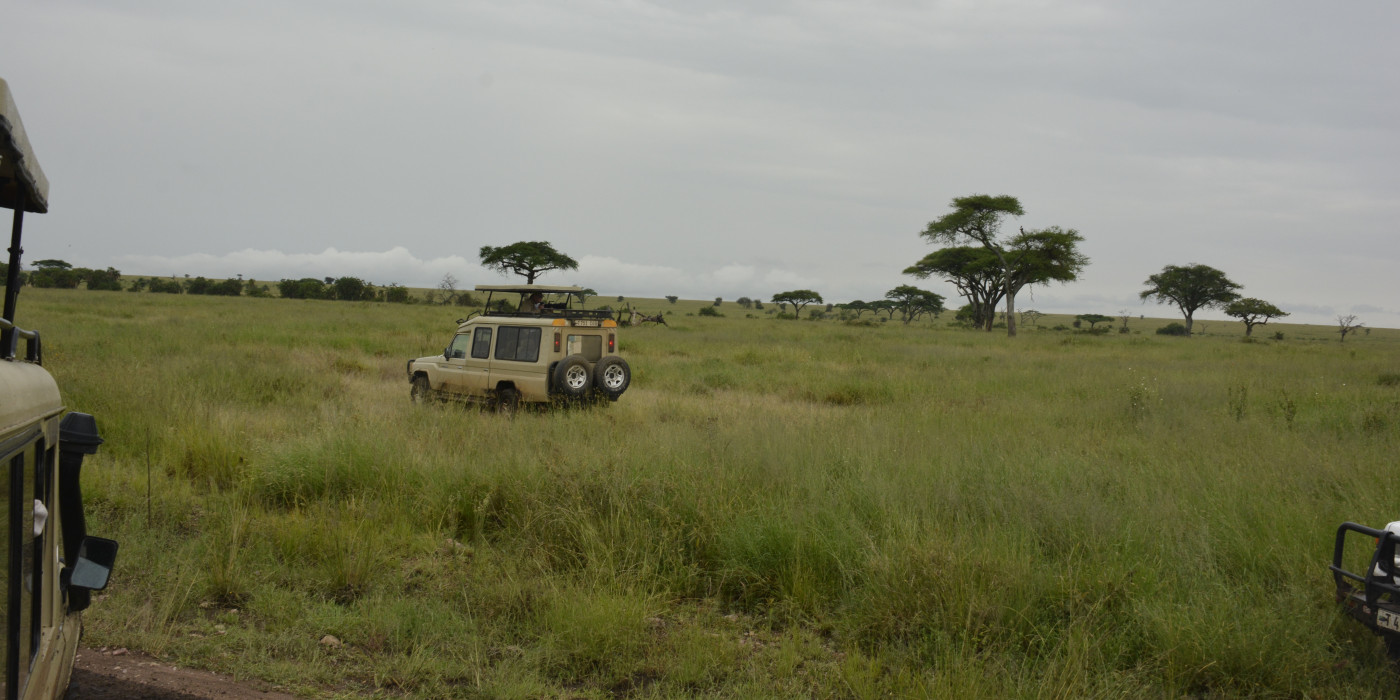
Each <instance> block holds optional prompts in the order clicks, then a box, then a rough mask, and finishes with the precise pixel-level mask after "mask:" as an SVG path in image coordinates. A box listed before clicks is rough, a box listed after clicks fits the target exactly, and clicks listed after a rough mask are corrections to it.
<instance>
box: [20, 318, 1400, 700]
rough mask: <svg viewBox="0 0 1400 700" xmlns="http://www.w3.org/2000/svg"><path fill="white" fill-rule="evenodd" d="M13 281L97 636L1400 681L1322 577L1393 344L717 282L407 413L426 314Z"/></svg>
mask: <svg viewBox="0 0 1400 700" xmlns="http://www.w3.org/2000/svg"><path fill="white" fill-rule="evenodd" d="M25 294H26V301H25V304H24V306H23V309H24V312H25V313H26V314H32V317H31V318H32V319H33V320H26V321H25V325H31V326H36V327H38V328H40V329H41V330H42V331H43V333H44V340H45V348H46V352H47V355H46V357H47V364H48V366H49V368H50V370H51V371H52V372H54V373H55V375H57V376H58V378H59V381H60V385H61V386H63V387H64V390H65V399H66V401H67V403H68V405H69V406H70V407H71V408H73V409H75V410H84V411H87V412H91V413H93V414H95V415H96V416H97V417H98V420H99V424H100V426H101V428H102V431H103V435H104V437H105V438H106V439H107V444H106V445H104V446H103V448H102V451H101V452H100V453H99V454H98V455H97V456H96V457H95V458H93V461H92V463H91V466H90V467H89V468H88V469H87V470H86V471H85V479H86V483H85V488H86V493H87V496H88V499H89V503H90V510H91V512H92V514H91V518H90V520H91V529H92V530H93V531H94V532H97V533H99V534H107V535H112V536H115V537H117V538H118V539H120V540H121V541H122V542H123V548H122V560H121V561H120V562H119V566H118V571H117V574H116V575H115V576H114V579H113V583H112V587H111V588H110V589H109V594H108V596H107V598H106V599H105V600H102V601H100V602H99V603H98V604H96V605H94V607H93V608H92V609H91V610H90V612H89V613H88V618H87V619H88V635H89V639H90V641H91V642H92V643H96V644H124V645H128V646H138V647H143V648H147V649H152V650H154V651H157V652H159V653H162V654H165V655H168V656H170V657H173V658H177V659H179V660H180V661H182V662H184V663H195V664H199V665H203V666H208V667H213V668H219V669H224V670H229V671H233V672H237V673H242V674H253V675H258V676H261V677H264V678H269V679H271V680H273V681H278V682H282V683H285V684H288V685H290V686H292V687H295V688H298V689H301V690H303V691H305V692H307V693H311V694H317V693H319V694H329V693H332V692H334V691H335V689H342V690H344V689H356V688H359V689H365V690H369V689H378V690H380V691H382V692H384V693H386V694H402V695H406V696H410V697H539V696H558V695H566V694H567V695H577V696H584V697H611V696H636V697H691V696H715V697H735V696H745V697H747V696H767V697H785V696H808V695H810V696H820V697H827V696H839V697H875V696H882V697H883V696H889V695H896V696H907V695H928V696H943V697H965V696H1007V695H1010V696H1035V697H1044V696H1050V697H1096V696H1102V697H1116V696H1181V695H1220V696H1226V695H1264V696H1287V697H1293V696H1304V695H1306V696H1316V697H1343V696H1350V697H1355V696H1377V695H1389V694H1394V689H1395V687H1396V681H1395V677H1394V675H1393V674H1392V672H1391V670H1390V668H1389V667H1388V666H1387V665H1386V663H1385V662H1384V660H1383V655H1382V653H1381V650H1380V646H1379V643H1378V642H1377V641H1376V640H1374V639H1373V638H1371V637H1370V636H1369V635H1368V634H1367V633H1365V632H1364V631H1363V630H1361V629H1360V628H1359V626H1357V625H1355V624H1354V623H1351V622H1349V621H1348V620H1346V619H1344V616H1342V615H1341V614H1339V613H1338V612H1337V610H1336V609H1335V607H1334V605H1333V604H1332V602H1331V597H1332V593H1331V581H1330V577H1329V575H1328V572H1327V569H1326V564H1327V562H1328V560H1329V557H1330V554H1331V550H1330V546H1331V538H1332V534H1333V532H1334V530H1335V527H1336V526H1337V524H1338V523H1340V522H1341V521H1343V520H1357V521H1360V522H1365V523H1370V524H1383V523H1384V522H1387V521H1389V520H1392V519H1396V515H1397V513H1396V512H1395V510H1394V499H1393V497H1392V496H1391V495H1390V494H1389V493H1388V491H1387V489H1385V488H1383V487H1382V484H1384V483H1385V482H1384V478H1383V477H1384V476H1385V475H1386V474H1387V473H1388V472H1387V471H1386V470H1387V468H1388V467H1389V466H1390V465H1392V464H1393V463H1394V455H1395V454H1396V448H1397V446H1398V445H1397V435H1400V431H1398V430H1395V427H1396V426H1397V425H1400V393H1397V390H1396V385H1395V383H1394V382H1388V381H1387V380H1386V379H1385V377H1387V376H1394V374H1395V373H1396V372H1397V370H1400V368H1397V366H1396V362H1397V361H1396V358H1397V356H1400V355H1397V349H1400V332H1396V331H1389V330H1384V329H1378V330H1376V331H1373V332H1372V333H1371V334H1370V335H1365V336H1360V337H1356V338H1355V340H1354V341H1352V340H1349V341H1348V342H1347V343H1346V344H1344V345H1343V344H1340V343H1337V342H1335V340H1332V341H1331V342H1323V341H1322V340H1321V339H1323V338H1325V337H1327V336H1326V335H1325V333H1324V332H1323V330H1324V329H1317V328H1313V329H1308V328H1305V327H1292V326H1280V327H1281V328H1282V329H1284V331H1285V337H1287V338H1290V340H1285V341H1282V342H1275V341H1268V342H1258V343H1242V342H1239V340H1238V338H1235V337H1226V336H1208V337H1196V338H1189V339H1182V338H1165V337H1158V336H1154V335H1150V334H1149V333H1150V332H1149V333H1143V334H1132V333H1129V334H1123V335H1118V334H1113V335H1108V336H1091V335H1085V334H1071V333H1058V332H1051V331H1045V330H1042V331H1029V332H1026V333H1024V334H1023V336H1022V337H1020V338H1017V339H1015V340H1014V341H1008V340H1007V339H1006V338H1004V337H1002V336H1000V335H996V334H985V333H980V332H974V331H962V330H955V329H950V328H948V327H946V326H945V325H943V322H942V321H939V322H937V323H929V322H918V323H915V324H911V325H909V326H904V325H902V324H899V323H897V322H896V323H884V324H876V325H873V326H853V325H846V324H842V323H839V322H831V321H823V322H808V321H778V320H774V319H773V318H771V317H767V316H765V315H759V314H755V315H756V316H758V317H757V318H745V317H744V314H742V313H740V312H739V310H738V309H737V308H730V305H728V304H726V305H725V306H724V307H722V308H721V310H722V311H723V312H725V313H726V314H727V316H726V317H725V318H700V317H688V316H684V315H681V314H676V315H673V317H672V320H671V324H672V326H671V327H670V328H666V327H659V328H651V327H648V328H640V329H627V330H626V331H624V332H623V334H622V336H621V345H622V350H623V353H624V354H625V355H626V356H627V357H628V359H629V361H630V362H631V364H632V366H633V369H634V379H633V384H632V388H631V389H630V390H629V392H628V393H627V394H626V395H625V396H624V397H623V398H622V400H621V401H619V402H618V403H616V404H615V405H612V406H610V407H607V408H603V409H589V410H554V411H539V412H530V411H526V412H521V413H520V414H518V415H517V416H516V417H514V418H513V419H507V418H503V417H500V416H496V415H492V414H485V413H480V412H477V411H475V410H472V409H465V410H464V409H460V408H456V407H451V406H447V407H442V406H433V407H420V406H414V405H411V404H410V403H409V402H408V400H407V396H408V385H407V382H406V377H405V376H404V374H403V365H404V360H405V359H407V358H409V357H414V356H419V355H427V354H432V353H434V352H437V351H439V350H440V348H441V347H442V346H443V345H444V344H445V341H446V339H447V335H448V334H449V333H450V332H451V329H452V328H453V324H452V320H453V318H455V315H454V314H456V311H455V310H453V309H450V308H449V309H444V308H441V307H427V306H406V307H405V306H393V307H390V306H385V305H377V304H344V303H335V302H309V301H292V300H280V299H220V298H208V299H202V298H201V299H193V298H184V297H166V296H164V295H159V296H157V295H137V294H115V293H100V292H85V291H83V292H64V291H57V290H26V292H25ZM1145 323H1149V322H1142V323H1141V324H1140V323H1139V322H1138V321H1137V320H1136V319H1135V320H1134V325H1135V326H1136V325H1143V324H1145ZM1041 325H1042V326H1045V325H1047V324H1046V323H1045V321H1044V320H1042V323H1041ZM1221 325H1222V326H1223V325H1225V324H1221ZM1212 327H1214V326H1212ZM1309 337H1315V338H1317V339H1316V340H1308V339H1307V338H1309ZM148 464H150V465H152V468H151V477H150V478H151V480H152V484H153V489H152V492H151V494H150V496H149V499H148V497H147V491H146V483H147V481H146V480H147V465H148ZM148 508H149V512H150V513H151V516H150V517H149V519H148V517H147V513H148ZM328 634H329V635H333V636H335V637H337V638H338V639H340V640H341V641H342V642H343V645H342V646H335V645H331V644H326V645H323V644H321V643H320V640H321V639H322V638H323V637H324V636H325V635H328Z"/></svg>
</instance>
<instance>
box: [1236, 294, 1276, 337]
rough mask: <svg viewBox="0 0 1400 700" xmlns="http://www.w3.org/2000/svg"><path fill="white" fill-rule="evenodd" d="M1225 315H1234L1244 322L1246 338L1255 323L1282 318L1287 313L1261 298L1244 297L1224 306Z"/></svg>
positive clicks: (1252, 331)
mask: <svg viewBox="0 0 1400 700" xmlns="http://www.w3.org/2000/svg"><path fill="white" fill-rule="evenodd" d="M1225 315H1226V316H1234V317H1235V318H1238V319H1239V320H1241V321H1243V322H1244V335H1245V337H1246V338H1248V337H1249V336H1250V334H1252V333H1254V327H1255V326H1256V325H1258V326H1262V325H1264V324H1266V323H1268V322H1269V321H1270V320H1271V319H1275V318H1283V317H1284V316H1287V315H1288V312H1287V311H1284V310H1282V309H1280V308H1279V307H1277V306H1274V305H1273V304H1270V303H1269V302H1267V301H1264V300H1263V299H1255V298H1254V297H1246V298H1244V299H1236V300H1234V301H1232V302H1230V303H1229V304H1228V305H1227V306H1226V307H1225Z"/></svg>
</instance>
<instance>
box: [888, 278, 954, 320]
mask: <svg viewBox="0 0 1400 700" xmlns="http://www.w3.org/2000/svg"><path fill="white" fill-rule="evenodd" d="M885 298H886V299H889V300H890V301H893V302H894V303H895V307H896V308H897V309H899V313H900V315H901V318H902V319H903V320H904V325H906V326H907V325H909V322H910V321H913V320H914V319H916V318H918V317H919V316H922V315H923V314H926V313H930V314H934V315H938V314H941V313H943V297H942V295H939V294H935V293H933V292H930V291H928V290H927V289H919V288H918V287H915V286H914V285H912V284H901V285H899V286H898V287H895V288H894V289H891V290H890V291H888V292H885Z"/></svg>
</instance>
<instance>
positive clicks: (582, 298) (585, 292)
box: [573, 287, 598, 306]
mask: <svg viewBox="0 0 1400 700" xmlns="http://www.w3.org/2000/svg"><path fill="white" fill-rule="evenodd" d="M573 294H574V298H575V299H578V304H579V306H585V305H586V304H587V303H588V297H596V296H598V293H597V292H595V291H593V288H592V287H588V288H585V289H580V290H578V291H577V292H574V293H573Z"/></svg>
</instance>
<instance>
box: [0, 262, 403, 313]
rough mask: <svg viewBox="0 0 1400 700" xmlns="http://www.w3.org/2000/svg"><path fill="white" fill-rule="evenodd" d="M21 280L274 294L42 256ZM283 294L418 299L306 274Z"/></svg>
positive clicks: (228, 282) (281, 285)
mask: <svg viewBox="0 0 1400 700" xmlns="http://www.w3.org/2000/svg"><path fill="white" fill-rule="evenodd" d="M8 273H9V265H8V264H5V263H0V277H4V276H5V275H7V274H8ZM20 284H21V285H25V284H27V285H29V286H31V287H42V288H50V289H77V288H78V287H79V285H82V286H85V287H86V288H88V289H92V290H106V291H122V290H123V289H125V290H126V291H128V292H151V293H155V294H202V295H207V296H229V297H236V296H249V297H270V296H272V291H271V287H270V286H269V285H267V284H259V283H258V281H257V280H252V279H249V280H245V279H243V276H242V275H238V276H237V277H236V278H230V279H225V280H219V279H209V278H206V277H190V276H189V275H185V276H184V278H183V279H181V278H178V277H174V276H171V277H138V278H137V279H135V280H132V281H131V282H130V283H129V284H127V285H123V283H122V273H121V271H120V270H117V269H116V268H113V267H109V268H107V269H105V270H91V269H88V268H84V267H73V265H71V264H70V263H68V262H65V261H63V260H52V259H50V260H39V261H36V262H35V263H34V269H32V270H30V271H28V272H21V273H20ZM277 293H278V295H280V296H282V297H285V298H287V299H328V300H336V301H383V302H390V303H398V304H411V303H414V302H415V301H417V300H416V299H415V298H414V297H413V296H412V295H410V294H409V293H408V288H407V287H404V286H403V285H400V284H388V285H384V286H375V285H373V284H370V283H369V282H366V281H364V280H362V279H360V278H358V277H323V278H321V279H316V278H314V277H305V278H302V279H297V280H288V279H284V280H281V281H280V282H278V283H277Z"/></svg>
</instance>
